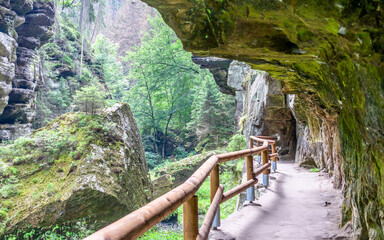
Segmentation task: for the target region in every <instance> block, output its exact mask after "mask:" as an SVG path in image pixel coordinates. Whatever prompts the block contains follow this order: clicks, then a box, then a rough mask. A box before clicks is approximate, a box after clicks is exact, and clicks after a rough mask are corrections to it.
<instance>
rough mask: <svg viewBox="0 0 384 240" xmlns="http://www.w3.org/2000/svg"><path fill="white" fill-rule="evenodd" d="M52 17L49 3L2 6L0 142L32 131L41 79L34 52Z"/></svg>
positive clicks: (47, 34)
mask: <svg viewBox="0 0 384 240" xmlns="http://www.w3.org/2000/svg"><path fill="white" fill-rule="evenodd" d="M54 16H55V12H54V5H53V3H52V2H49V1H42V0H38V1H34V2H32V1H29V0H23V1H3V2H2V3H1V6H0V52H1V54H0V55H1V60H0V61H1V62H0V76H1V77H0V112H1V114H0V141H2V140H11V139H15V138H16V137H18V136H20V135H25V134H27V133H29V132H30V131H31V122H32V120H33V119H34V117H35V105H34V103H35V97H36V91H37V90H38V88H39V86H40V85H41V84H42V82H41V81H42V77H43V74H42V73H41V66H40V63H39V61H38V60H37V56H36V54H35V50H36V49H37V48H38V47H40V46H41V45H42V44H44V43H45V42H47V41H48V39H49V37H50V36H51V35H52V33H51V31H50V27H51V25H52V24H53V23H54ZM15 124H16V125H15ZM16 128H17V129H16ZM16 132H17V134H15V133H16Z"/></svg>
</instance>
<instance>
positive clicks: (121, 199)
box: [0, 104, 152, 232]
mask: <svg viewBox="0 0 384 240" xmlns="http://www.w3.org/2000/svg"><path fill="white" fill-rule="evenodd" d="M53 135H55V136H53ZM52 137H53V138H54V139H55V140H54V141H52V139H51V138H52ZM50 139H51V140H50ZM24 142H25V143H26V142H28V144H26V145H24V144H22V143H24ZM59 142H60V144H64V145H63V148H62V150H60V151H59V152H58V153H57V152H56V154H49V150H47V149H50V148H49V146H50V144H53V145H51V148H52V147H53V148H57V145H56V143H59ZM17 146H18V147H19V148H18V150H17V152H19V153H15V154H16V155H17V154H19V155H20V156H18V155H17V156H16V155H14V156H7V155H5V156H2V159H6V160H7V159H8V157H9V161H8V160H7V161H6V162H5V164H7V165H13V167H14V168H15V169H16V172H17V174H16V175H14V177H12V176H9V175H8V176H6V177H8V178H13V179H15V178H17V179H19V180H18V181H19V183H18V184H17V185H13V186H14V187H17V189H18V190H17V191H19V193H18V194H13V195H11V194H10V193H9V192H7V191H5V190H4V189H5V188H6V187H7V186H2V189H0V193H1V194H2V196H0V197H2V198H6V199H3V201H2V204H5V202H7V201H12V204H11V208H10V209H9V210H8V215H7V218H8V220H7V222H6V224H5V226H6V231H7V232H10V231H13V230H15V229H16V228H18V229H20V228H24V227H27V226H28V225H31V227H38V226H49V225H53V224H56V223H62V222H66V221H71V220H76V219H78V218H82V217H87V216H90V217H91V219H94V220H95V221H97V222H96V224H97V227H101V226H103V225H106V224H108V223H111V222H112V221H114V220H116V219H118V218H120V217H122V216H124V215H126V214H128V213H129V212H131V211H133V210H135V209H137V208H139V207H141V206H142V205H145V204H146V203H147V202H148V201H149V200H150V199H151V198H152V184H151V182H150V179H149V174H148V167H147V164H146V161H145V155H144V148H143V145H142V140H141V137H140V132H139V129H138V127H137V125H136V122H135V120H134V117H133V115H132V113H131V110H130V108H129V106H128V104H116V105H114V106H112V107H110V108H108V109H106V110H105V111H103V112H102V113H101V114H100V115H97V116H87V115H81V114H73V113H71V114H65V115H62V116H61V117H59V118H58V119H56V120H55V121H53V122H51V123H49V124H48V125H47V126H46V127H45V128H42V129H39V130H38V131H35V132H34V133H33V134H32V135H31V137H30V138H20V139H18V140H17V141H16V142H15V144H13V145H7V148H8V149H10V150H11V151H12V150H13V151H14V152H15V149H16V148H17ZM28 146H30V147H31V149H29V148H28ZM54 146H56V147H54ZM5 152H6V151H4V149H0V153H2V154H4V153H5ZM44 154H48V155H50V156H47V155H44ZM23 156H24V157H25V158H27V159H25V158H23ZM28 156H31V157H32V158H31V159H28ZM52 157H53V159H52ZM15 159H18V160H17V161H15ZM12 161H13V163H12ZM0 163H1V162H0ZM0 166H2V169H4V166H3V165H1V164H0ZM6 169H7V168H6V167H5V170H6ZM10 175H12V173H10ZM3 177H4V176H3ZM16 182H17V181H16ZM3 207H4V206H3ZM8 208H9V206H8ZM0 220H1V219H0ZM2 226H3V225H2ZM0 230H1V229H0ZM0 232H1V231H0Z"/></svg>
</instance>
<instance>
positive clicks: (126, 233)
mask: <svg viewBox="0 0 384 240" xmlns="http://www.w3.org/2000/svg"><path fill="white" fill-rule="evenodd" d="M272 139H276V138H274V137H266V136H258V137H254V136H251V137H250V149H246V150H241V151H236V152H231V153H225V154H219V155H213V156H211V157H210V158H209V159H208V160H207V161H206V162H205V163H204V164H202V165H201V166H200V167H199V168H198V169H197V170H196V171H195V172H194V173H193V174H192V176H191V177H189V178H188V179H187V180H186V181H185V182H184V183H183V184H181V185H180V186H178V187H176V188H174V189H172V190H171V191H169V192H167V193H166V194H164V195H162V196H160V197H158V198H157V199H155V200H153V201H152V202H150V203H148V204H147V205H145V206H143V207H141V208H139V209H137V210H136V211H134V212H132V213H130V214H128V215H126V216H125V217H123V218H121V219H119V220H117V221H116V222H114V223H112V224H110V225H108V226H106V227H104V228H102V229H101V230H99V231H97V232H95V233H93V234H92V235H90V236H88V237H87V238H85V240H107V239H108V240H120V239H136V238H138V237H140V236H141V235H142V234H143V233H145V232H146V231H147V230H149V229H150V228H151V227H153V226H154V225H156V224H157V223H159V222H160V221H161V220H163V219H164V218H165V217H167V216H168V215H169V214H171V213H172V212H174V211H175V210H176V209H177V208H178V207H179V206H180V205H181V204H183V203H186V202H187V201H189V200H190V199H191V198H192V197H193V196H194V194H195V193H196V192H197V190H198V189H199V188H200V186H201V185H202V184H203V182H204V181H205V179H206V178H207V177H208V175H209V174H211V207H210V209H209V210H208V214H207V217H208V215H209V218H208V220H206V221H204V223H205V224H204V223H203V227H202V229H201V231H200V233H201V235H200V233H199V239H206V237H207V236H208V233H209V229H210V227H211V225H212V219H213V217H212V215H213V216H215V213H216V210H217V208H218V207H217V206H216V205H218V206H219V205H220V204H216V202H219V203H222V202H224V201H227V200H228V199H230V198H232V197H234V196H236V195H237V194H239V193H240V192H242V191H244V190H245V189H247V188H249V187H251V186H253V185H255V184H256V183H257V179H256V176H258V175H259V174H261V173H262V172H263V173H264V174H269V171H270V170H269V168H270V166H271V163H270V162H268V161H269V160H270V159H271V157H270V156H269V153H268V152H269V145H271V146H272V159H274V158H276V156H275V152H276V145H275V141H274V140H272ZM276 140H277V139H276ZM253 141H256V142H257V146H254V145H253ZM259 143H262V144H261V146H258V145H259ZM255 154H261V155H263V166H262V167H260V168H258V169H256V171H254V172H253V174H248V175H247V176H248V178H251V179H248V181H247V182H245V183H243V184H241V185H239V186H237V187H235V188H233V189H231V190H229V191H228V192H226V193H224V194H223V188H222V187H220V186H219V171H218V164H219V163H223V162H227V161H231V160H235V159H239V158H243V157H252V156H253V155H255ZM249 162H253V161H247V164H250V163H249ZM252 169H253V165H252V167H251V168H250V167H248V168H247V171H253V170H252ZM218 192H219V193H218ZM220 192H221V193H220ZM217 194H219V195H220V197H217V198H216V196H217ZM218 199H219V200H218ZM196 201H197V198H196ZM212 205H213V206H212ZM211 209H213V210H211ZM215 209H216V210H215ZM214 210H215V211H214ZM208 225H209V227H208V228H207V226H208ZM197 234H198V233H197V232H196V236H197ZM192 235H193V234H192ZM184 239H192V238H186V237H184Z"/></svg>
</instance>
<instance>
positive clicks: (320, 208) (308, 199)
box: [211, 161, 349, 240]
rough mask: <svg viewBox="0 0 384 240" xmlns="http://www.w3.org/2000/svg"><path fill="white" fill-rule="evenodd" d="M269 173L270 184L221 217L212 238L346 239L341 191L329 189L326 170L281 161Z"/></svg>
mask: <svg viewBox="0 0 384 240" xmlns="http://www.w3.org/2000/svg"><path fill="white" fill-rule="evenodd" d="M270 176H271V180H270V183H271V184H270V187H269V188H268V189H264V188H261V189H259V191H260V192H261V196H260V198H259V199H258V200H256V202H255V203H256V204H255V203H254V204H249V205H246V206H245V207H244V208H243V209H242V210H240V211H238V212H235V213H233V214H232V215H230V216H229V217H228V218H227V219H225V220H223V221H222V226H221V227H220V228H219V230H218V231H212V232H211V234H212V236H211V239H234V238H235V239H238V240H269V239H284V240H291V239H292V240H294V239H295V240H296V239H297V240H310V239H322V240H324V239H339V240H341V239H349V238H346V237H345V236H346V234H345V233H341V232H340V230H339V227H338V225H339V223H340V209H341V193H340V191H339V190H335V189H333V188H332V183H331V181H330V180H329V178H328V176H327V175H326V174H325V173H311V172H309V170H308V169H303V168H300V167H298V166H297V165H296V164H294V163H293V162H287V161H280V162H279V163H278V170H277V172H275V173H272V174H271V175H270ZM259 182H261V179H259ZM326 202H328V203H330V204H326ZM258 204H260V205H258ZM223 233H224V234H223Z"/></svg>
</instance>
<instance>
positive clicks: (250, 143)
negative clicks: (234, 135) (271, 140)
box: [249, 138, 253, 149]
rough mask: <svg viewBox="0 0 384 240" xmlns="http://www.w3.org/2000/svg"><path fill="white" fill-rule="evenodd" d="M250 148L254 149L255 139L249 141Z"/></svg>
mask: <svg viewBox="0 0 384 240" xmlns="http://www.w3.org/2000/svg"><path fill="white" fill-rule="evenodd" d="M249 148H250V149H252V148H253V139H252V138H250V139H249Z"/></svg>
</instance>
